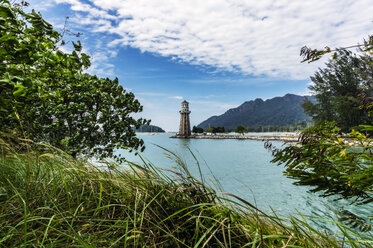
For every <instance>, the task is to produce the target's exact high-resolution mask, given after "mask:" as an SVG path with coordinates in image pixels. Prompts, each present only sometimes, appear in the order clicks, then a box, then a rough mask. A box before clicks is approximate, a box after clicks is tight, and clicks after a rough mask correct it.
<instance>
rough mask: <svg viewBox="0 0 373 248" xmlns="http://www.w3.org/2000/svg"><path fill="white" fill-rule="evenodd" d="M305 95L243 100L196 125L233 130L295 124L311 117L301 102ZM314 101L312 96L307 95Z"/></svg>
mask: <svg viewBox="0 0 373 248" xmlns="http://www.w3.org/2000/svg"><path fill="white" fill-rule="evenodd" d="M305 98H306V97H304V96H298V95H294V94H286V95H285V96H283V97H275V98H272V99H268V100H265V101H263V100H262V99H260V98H257V99H255V100H253V101H247V102H244V103H243V104H242V105H240V106H239V107H237V108H233V109H229V110H228V111H227V112H225V113H224V114H222V115H220V116H212V117H210V118H208V119H207V120H205V121H203V122H202V123H200V124H199V125H198V127H202V128H208V127H209V126H223V127H225V129H227V130H233V129H234V128H235V127H237V126H238V125H242V126H245V127H257V126H269V125H271V126H284V125H291V124H295V123H298V122H301V121H304V120H310V119H311V118H310V117H309V116H308V115H307V114H305V113H304V111H303V108H302V106H301V104H302V103H303V101H304V100H305ZM307 98H308V99H309V100H310V101H314V97H311V96H309V97H307Z"/></svg>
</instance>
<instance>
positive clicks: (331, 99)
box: [267, 38, 373, 232]
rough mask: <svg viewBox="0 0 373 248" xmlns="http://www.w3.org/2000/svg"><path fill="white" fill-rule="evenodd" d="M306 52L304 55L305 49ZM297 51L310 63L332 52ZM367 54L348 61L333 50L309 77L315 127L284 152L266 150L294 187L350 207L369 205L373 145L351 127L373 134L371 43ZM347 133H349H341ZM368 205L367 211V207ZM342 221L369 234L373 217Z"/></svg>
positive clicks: (351, 216) (343, 217)
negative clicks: (343, 201)
mask: <svg viewBox="0 0 373 248" xmlns="http://www.w3.org/2000/svg"><path fill="white" fill-rule="evenodd" d="M307 49H308V50H307ZM307 49H305V50H302V54H303V55H304V57H305V61H314V60H317V59H319V58H320V56H322V54H324V53H329V52H331V50H330V48H329V49H326V50H325V51H323V50H321V51H317V50H311V49H309V48H307ZM364 50H365V51H366V54H365V55H363V56H360V57H355V56H352V55H351V53H350V52H348V51H336V53H335V54H334V56H333V60H330V61H329V62H328V63H327V65H326V66H327V67H326V68H325V69H320V70H319V72H317V73H316V74H315V76H314V77H312V80H313V82H314V83H315V84H314V85H313V86H311V87H310V89H311V90H313V91H314V92H315V93H316V99H318V103H317V104H312V103H310V102H305V104H304V107H305V110H306V112H308V113H311V114H312V115H313V118H314V120H315V123H316V126H315V127H313V128H310V129H307V130H305V131H304V132H303V134H302V137H301V138H300V140H299V142H297V143H296V144H294V145H290V146H288V147H285V148H283V149H277V148H274V147H272V145H271V144H267V147H268V148H270V149H272V151H273V154H274V160H273V162H279V163H281V164H284V166H285V168H286V170H285V174H286V175H287V176H289V177H291V178H293V179H296V180H297V182H296V184H297V185H310V186H313V190H312V191H315V192H316V191H319V192H321V193H322V196H330V195H337V196H339V197H342V198H350V199H352V204H370V205H372V203H373V140H372V139H371V138H369V137H367V136H366V135H364V134H363V133H361V132H358V131H356V130H355V129H354V128H356V127H357V128H359V129H360V131H363V132H365V133H366V134H370V133H369V132H371V131H373V126H372V125H371V124H373V119H372V114H373V112H372V110H373V98H372V94H373V88H372V75H373V74H372V72H373V70H372V68H373V66H372V61H373V59H372V55H373V52H372V51H373V38H371V39H370V41H369V43H366V44H365V45H364ZM348 130H351V132H350V133H348V134H343V133H342V131H343V132H346V131H348ZM370 205H368V206H370ZM340 219H341V220H342V221H344V222H346V223H348V224H349V225H351V226H352V227H354V228H359V229H360V230H361V231H363V232H365V231H368V230H372V220H373V216H371V215H370V216H356V215H354V214H353V213H350V212H347V211H343V212H342V213H341V218H340Z"/></svg>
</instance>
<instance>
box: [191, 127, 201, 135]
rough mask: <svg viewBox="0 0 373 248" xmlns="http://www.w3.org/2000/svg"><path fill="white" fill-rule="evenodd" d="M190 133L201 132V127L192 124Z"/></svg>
mask: <svg viewBox="0 0 373 248" xmlns="http://www.w3.org/2000/svg"><path fill="white" fill-rule="evenodd" d="M192 133H203V128H202V127H196V126H193V129H192Z"/></svg>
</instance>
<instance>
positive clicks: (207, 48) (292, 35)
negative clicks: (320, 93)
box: [28, 0, 373, 131]
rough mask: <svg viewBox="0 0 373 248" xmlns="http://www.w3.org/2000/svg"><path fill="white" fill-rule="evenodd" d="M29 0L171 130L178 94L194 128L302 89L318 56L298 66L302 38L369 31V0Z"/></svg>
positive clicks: (331, 39)
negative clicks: (242, 107)
mask: <svg viewBox="0 0 373 248" xmlns="http://www.w3.org/2000/svg"><path fill="white" fill-rule="evenodd" d="M28 2H29V3H30V6H29V7H28V9H29V10H31V9H32V8H34V9H35V10H37V11H39V12H41V13H42V15H43V17H44V18H45V19H47V20H48V21H49V22H50V23H52V24H53V26H54V27H55V29H56V30H58V31H61V30H62V28H63V26H64V23H65V18H66V17H67V16H68V17H69V19H68V22H67V28H68V29H69V30H70V31H72V32H75V33H77V32H80V33H83V35H82V36H80V37H79V39H80V40H81V42H82V44H83V47H84V52H86V53H87V54H89V55H91V57H92V66H91V68H90V69H89V72H90V73H92V74H96V75H99V76H101V77H109V78H114V77H118V78H119V81H120V83H121V84H122V85H123V86H124V87H125V88H126V89H127V90H128V91H132V92H133V93H134V94H135V95H136V96H137V98H138V99H139V100H140V102H141V103H142V104H143V106H144V111H143V112H142V113H141V114H139V115H136V116H141V117H144V118H149V119H151V120H152V124H154V125H158V126H160V127H162V128H163V129H165V130H167V131H177V128H178V122H179V113H178V110H179V108H180V102H181V101H182V100H183V99H186V100H188V101H189V102H190V109H191V111H192V113H191V124H192V125H197V124H198V123H200V122H202V121H203V120H205V119H207V118H208V117H210V116H212V115H220V114H222V113H224V112H225V111H226V110H228V109H229V108H232V107H237V106H239V105H240V104H242V103H243V102H245V101H248V100H254V99H255V98H263V99H268V98H272V97H275V96H283V95H285V94H286V93H294V94H301V95H304V94H308V93H309V92H308V89H307V87H308V85H309V83H310V79H309V77H310V76H311V75H312V74H313V73H314V71H315V70H317V68H318V67H322V66H323V63H324V62H325V59H324V60H321V61H319V62H317V63H312V64H304V63H300V61H301V58H300V57H299V51H300V48H301V47H302V46H303V45H308V46H311V47H313V48H322V47H324V46H326V45H328V46H330V47H339V46H347V45H352V44H356V43H359V42H360V43H361V42H362V40H363V38H367V37H368V35H369V34H372V33H373V23H372V20H373V15H372V13H373V3H372V0H354V1H351V0H324V1H319V0H292V1H290V0H287V1H285V0H262V1H260V2H259V1H255V0H204V1H201V0H198V1H197V0H188V1H185V0H183V1H182V0H29V1H28ZM74 39H75V38H74V37H73V36H69V35H66V36H65V40H74ZM63 49H65V50H69V47H68V46H66V47H64V48H63Z"/></svg>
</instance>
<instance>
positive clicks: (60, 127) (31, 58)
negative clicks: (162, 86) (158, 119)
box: [0, 0, 148, 157]
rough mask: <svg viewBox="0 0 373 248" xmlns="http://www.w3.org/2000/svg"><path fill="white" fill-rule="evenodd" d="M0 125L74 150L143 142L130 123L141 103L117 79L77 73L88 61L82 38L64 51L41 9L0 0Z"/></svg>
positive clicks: (99, 150)
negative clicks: (22, 6) (24, 7)
mask: <svg viewBox="0 0 373 248" xmlns="http://www.w3.org/2000/svg"><path fill="white" fill-rule="evenodd" d="M0 4H1V5H0V37H1V38H0V41H1V47H0V61H1V64H0V89H1V91H0V128H1V129H2V130H4V129H8V130H9V129H17V130H18V131H19V132H20V133H22V135H23V136H26V137H29V138H32V139H35V140H40V141H47V142H49V143H50V144H52V145H54V146H56V147H58V148H62V149H65V150H66V151H68V152H69V153H70V154H72V155H73V156H76V155H77V154H79V153H82V154H92V153H94V154H97V155H99V156H100V157H108V156H112V155H113V149H115V148H118V147H132V148H135V149H143V148H144V144H143V142H142V141H141V140H139V139H138V138H136V136H135V133H134V131H133V130H132V129H131V126H136V127H139V126H140V125H142V124H145V123H147V122H148V121H146V120H143V119H138V120H136V119H134V118H132V117H131V116H130V114H131V113H137V112H140V111H141V110H142V106H141V105H140V103H139V102H138V101H137V100H136V99H135V97H134V95H133V94H132V93H126V91H125V90H124V89H123V87H122V86H120V85H119V82H118V79H114V80H110V79H102V78H98V77H96V76H94V75H89V74H87V73H84V70H85V69H87V68H88V67H89V66H90V60H89V56H88V55H86V54H85V53H82V45H81V43H80V42H79V41H78V42H72V45H73V51H72V52H71V53H68V52H63V51H62V50H61V49H60V46H63V45H65V42H64V41H63V40H62V38H63V37H62V35H61V34H59V33H58V32H56V31H55V30H53V27H52V26H51V25H50V24H49V23H47V22H46V21H45V20H44V19H43V18H42V17H41V15H40V13H36V12H35V11H32V13H25V12H24V11H23V10H22V8H21V6H20V5H16V6H15V7H13V6H11V4H10V3H9V1H8V0H0Z"/></svg>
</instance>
